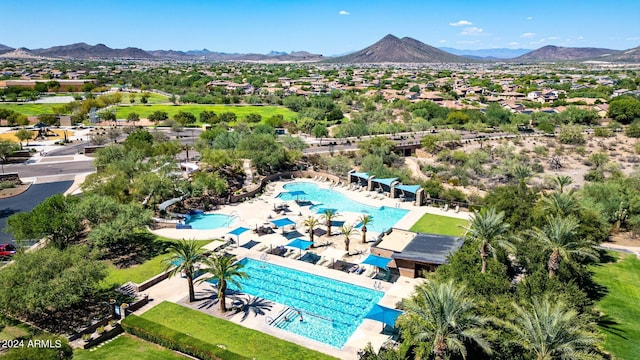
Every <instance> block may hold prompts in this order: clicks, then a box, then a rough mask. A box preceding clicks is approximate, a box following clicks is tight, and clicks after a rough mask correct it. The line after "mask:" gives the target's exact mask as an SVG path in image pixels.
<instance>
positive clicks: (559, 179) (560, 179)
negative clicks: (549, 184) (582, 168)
mask: <svg viewBox="0 0 640 360" xmlns="http://www.w3.org/2000/svg"><path fill="white" fill-rule="evenodd" d="M553 182H554V183H556V185H558V191H560V193H563V192H564V188H565V187H567V186H569V185H571V183H573V179H572V178H571V176H568V175H557V176H556V177H555V178H553Z"/></svg>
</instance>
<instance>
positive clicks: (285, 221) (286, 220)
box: [271, 218, 296, 234]
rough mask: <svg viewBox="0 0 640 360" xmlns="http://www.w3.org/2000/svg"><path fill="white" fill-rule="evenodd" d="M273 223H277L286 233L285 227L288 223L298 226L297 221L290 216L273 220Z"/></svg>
mask: <svg viewBox="0 0 640 360" xmlns="http://www.w3.org/2000/svg"><path fill="white" fill-rule="evenodd" d="M271 223H272V224H273V225H275V226H276V227H279V228H282V233H283V234H284V227H285V226H288V225H293V226H294V227H295V226H296V222H295V221H293V220H291V219H289V218H282V219H276V220H271Z"/></svg>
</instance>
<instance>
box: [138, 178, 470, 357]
mask: <svg viewBox="0 0 640 360" xmlns="http://www.w3.org/2000/svg"><path fill="white" fill-rule="evenodd" d="M296 181H307V182H314V183H316V184H318V185H320V186H321V187H322V188H325V189H328V188H331V189H332V190H335V191H338V192H341V193H343V194H345V195H346V196H348V197H349V198H351V199H352V200H355V201H358V202H360V203H363V204H366V205H370V206H375V207H380V206H388V207H399V208H402V209H407V210H410V211H409V212H408V213H407V215H405V216H404V217H403V218H402V219H400V220H399V221H398V223H396V225H395V226H394V227H396V228H399V229H404V230H408V229H409V228H410V227H411V226H412V225H413V224H414V223H415V222H416V221H418V220H419V219H420V218H421V217H422V216H423V215H424V214H426V213H430V214H437V215H443V216H450V217H455V218H460V219H469V213H466V212H459V213H456V212H454V211H452V210H450V211H443V210H442V209H438V208H433V207H427V206H423V207H415V206H413V205H411V204H410V203H404V202H398V199H390V198H384V199H382V200H381V199H375V198H372V195H373V196H376V195H377V194H375V193H373V192H367V191H353V190H347V189H346V188H343V187H331V186H330V185H331V184H330V183H323V182H317V181H312V180H311V179H296ZM291 182H292V180H287V181H279V182H274V183H272V184H270V185H269V187H268V188H269V190H268V191H267V193H266V194H263V195H262V196H260V197H258V198H255V199H253V200H249V201H246V202H243V203H239V204H232V205H226V206H223V207H222V208H221V209H220V210H218V211H216V213H219V214H227V215H234V216H238V217H239V220H238V221H237V222H235V223H234V224H233V226H232V227H227V228H221V229H214V230H188V229H159V230H155V231H154V233H155V234H157V235H160V236H165V237H168V238H174V239H197V240H202V239H221V238H224V237H225V235H226V234H227V233H228V232H229V231H230V230H231V229H233V228H235V227H238V226H244V227H247V228H249V229H254V228H255V227H256V226H260V225H262V224H265V223H268V222H269V221H270V220H271V219H269V218H268V216H269V215H271V217H272V218H273V219H278V218H281V217H288V218H290V219H291V220H293V221H295V222H296V224H297V225H296V227H297V229H298V231H299V232H300V234H298V235H299V236H289V237H285V236H283V235H282V233H281V229H276V230H275V231H276V232H275V233H273V234H268V235H263V236H258V235H257V234H254V233H253V232H252V231H247V232H245V233H244V234H242V235H240V236H239V243H240V245H243V244H246V243H247V242H249V241H250V240H253V241H257V242H259V244H258V245H255V246H254V247H253V248H251V249H245V248H243V247H237V246H229V247H227V248H225V251H227V252H230V253H233V254H235V255H236V256H237V257H238V258H239V259H241V258H244V257H248V258H252V259H257V260H263V261H268V262H270V263H272V264H276V265H280V266H285V267H289V268H293V269H296V270H302V271H306V272H309V273H313V274H317V275H321V276H325V277H328V278H330V279H334V280H339V281H344V282H348V283H352V284H355V285H360V286H363V287H366V288H369V289H375V288H376V287H377V286H378V285H379V286H380V287H379V288H378V289H376V290H380V291H382V292H384V293H385V294H384V296H383V298H382V299H381V300H380V302H379V304H381V305H384V306H387V307H391V308H394V307H395V305H396V303H397V302H399V301H400V300H401V299H402V298H406V297H409V296H410V295H411V293H412V292H413V289H414V287H415V286H416V285H418V284H420V283H422V282H424V281H425V280H424V279H411V278H406V277H400V278H398V279H397V281H396V282H394V283H388V282H384V281H377V280H374V279H372V278H370V277H367V276H365V275H364V274H362V275H357V274H352V273H347V272H344V271H339V270H333V269H330V268H327V267H325V266H321V265H314V264H310V263H306V262H303V261H298V260H295V259H292V258H287V257H280V256H275V255H267V254H265V253H264V252H260V251H258V250H259V249H264V248H265V247H274V246H279V245H285V244H287V243H288V242H289V241H290V240H292V239H293V238H296V237H302V238H305V239H308V234H306V233H305V230H306V229H305V228H304V227H303V225H302V222H303V221H304V219H305V218H307V217H308V216H310V215H313V216H316V217H318V216H317V214H316V213H315V211H314V210H310V209H309V207H308V206H298V205H297V204H296V203H295V202H294V201H287V202H286V203H288V204H289V205H290V206H289V210H290V212H288V213H286V214H284V215H280V214H276V213H275V212H274V211H273V208H274V205H277V204H280V203H283V202H284V201H282V200H280V199H278V198H276V197H275V196H277V195H278V194H279V193H281V192H284V191H286V190H284V189H283V186H284V185H285V184H288V183H291ZM367 194H368V195H369V196H367ZM340 214H341V215H340V217H339V218H338V219H339V220H343V221H346V222H347V223H351V224H355V223H356V221H357V218H358V217H359V216H360V214H356V213H340ZM319 228H322V229H324V228H325V226H323V225H321V226H319ZM333 230H334V231H335V230H337V228H335V227H334V228H333ZM287 231H290V230H289V229H287ZM336 232H337V231H336ZM294 235H295V234H294ZM300 235H301V236H300ZM377 235H378V233H375V232H373V231H369V232H368V233H367V239H368V240H369V241H371V240H373V239H375V237H376V236H377ZM227 237H228V236H227ZM234 239H237V237H234ZM343 240H344V237H343V236H342V235H341V234H339V233H337V234H333V235H332V236H331V237H327V236H326V235H324V236H320V237H318V236H316V237H315V242H316V244H323V245H324V244H328V245H325V246H322V247H318V248H314V249H310V250H311V251H313V252H315V253H317V254H319V255H321V256H324V257H325V258H326V259H328V260H329V261H333V260H344V261H348V262H352V263H360V262H361V261H362V260H364V258H365V257H366V256H367V255H368V248H369V246H370V243H366V244H362V243H361V234H360V233H359V232H358V233H356V234H355V235H353V236H352V238H351V244H350V251H351V252H352V253H353V252H356V251H357V252H361V254H358V255H353V256H348V257H344V255H345V254H346V251H345V250H344V243H343ZM219 245H220V242H219V241H214V242H211V243H209V244H207V245H206V247H207V248H208V249H211V250H213V249H215V248H216V247H218V246H219ZM366 273H367V272H365V274H366ZM186 289H187V284H186V280H185V279H183V278H180V277H174V278H170V279H168V280H165V281H162V282H160V283H159V284H158V285H156V286H153V287H151V288H149V289H147V290H146V291H145V293H147V294H148V295H149V298H150V299H152V301H151V302H150V303H149V304H148V305H146V306H144V307H143V308H141V309H139V310H138V311H136V314H142V313H144V312H145V311H147V310H148V309H150V308H152V307H153V306H155V305H156V304H158V303H160V302H162V301H165V300H166V301H171V302H175V303H179V304H182V305H185V306H188V307H190V308H193V309H195V310H198V311H202V312H205V313H207V314H210V315H213V316H219V317H222V318H225V319H227V320H229V321H232V322H234V323H237V324H240V325H242V326H245V327H248V328H251V329H255V330H258V331H261V332H264V333H267V334H271V335H273V336H276V337H278V338H281V339H284V340H287V341H291V342H294V343H296V344H299V345H302V346H304V347H307V348H310V349H314V350H318V351H320V352H323V353H326V354H330V355H333V356H336V357H337V358H340V359H357V358H358V356H357V353H358V351H360V350H362V349H363V348H364V347H365V346H366V345H367V343H369V342H371V344H372V346H373V348H374V349H379V348H380V347H381V346H382V344H383V343H384V342H385V341H387V340H389V335H384V334H382V333H381V330H382V324H381V323H380V322H378V321H373V320H368V319H365V320H364V321H363V323H362V324H361V325H360V326H359V327H358V329H357V330H356V331H355V332H354V333H353V335H352V336H351V337H350V338H349V340H348V341H347V342H346V344H345V345H344V346H343V347H342V348H341V349H337V348H335V347H332V346H330V345H327V344H323V343H320V342H317V341H315V340H311V339H309V338H306V337H303V336H300V335H296V334H293V333H290V332H288V331H286V330H282V329H279V328H276V327H274V326H270V325H268V324H267V318H268V317H271V318H276V317H277V316H278V315H279V314H280V312H281V311H282V310H283V309H285V306H284V305H282V304H277V303H272V306H271V307H270V308H260V311H259V312H256V313H251V311H250V310H248V311H249V312H248V313H247V312H239V313H237V314H232V313H230V312H227V314H219V313H218V311H217V307H218V304H217V301H213V300H212V297H214V295H213V294H215V291H214V289H213V287H212V285H211V284H209V283H206V282H203V283H200V284H198V285H197V286H196V297H198V298H201V299H204V300H201V301H196V302H194V303H188V302H187V296H186ZM319 291H321V289H319ZM234 298H235V299H234ZM249 298H252V297H250V296H248V295H244V294H243V295H233V296H231V297H228V298H227V301H228V303H229V304H231V302H232V301H234V300H235V301H244V302H247V301H248V300H249Z"/></svg>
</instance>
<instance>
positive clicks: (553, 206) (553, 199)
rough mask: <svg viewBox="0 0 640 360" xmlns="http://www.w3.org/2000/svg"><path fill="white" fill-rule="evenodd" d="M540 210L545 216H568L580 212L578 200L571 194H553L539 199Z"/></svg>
mask: <svg viewBox="0 0 640 360" xmlns="http://www.w3.org/2000/svg"><path fill="white" fill-rule="evenodd" d="M540 203H541V204H542V209H543V210H544V211H545V213H547V214H551V215H555V216H569V215H572V214H575V213H577V212H578V210H580V204H579V203H578V199H576V197H575V196H574V195H573V193H563V192H554V193H551V194H550V195H546V196H543V197H542V198H541V199H540Z"/></svg>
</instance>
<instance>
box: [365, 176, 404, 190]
mask: <svg viewBox="0 0 640 360" xmlns="http://www.w3.org/2000/svg"><path fill="white" fill-rule="evenodd" d="M397 184H398V178H384V179H376V178H373V179H371V189H369V190H376V191H378V192H385V193H393V192H394V188H395V186H396V185H397Z"/></svg>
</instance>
